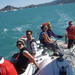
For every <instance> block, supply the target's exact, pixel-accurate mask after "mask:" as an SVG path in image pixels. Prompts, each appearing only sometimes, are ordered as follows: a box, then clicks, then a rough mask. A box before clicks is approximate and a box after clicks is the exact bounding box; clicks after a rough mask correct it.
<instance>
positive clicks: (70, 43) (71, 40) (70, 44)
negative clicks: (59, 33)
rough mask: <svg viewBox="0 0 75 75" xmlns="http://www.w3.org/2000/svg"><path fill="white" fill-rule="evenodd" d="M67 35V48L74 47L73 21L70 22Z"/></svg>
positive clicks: (74, 29)
mask: <svg viewBox="0 0 75 75" xmlns="http://www.w3.org/2000/svg"><path fill="white" fill-rule="evenodd" d="M66 32H67V34H66V36H67V38H68V46H67V48H68V49H70V48H72V47H73V45H74V43H75V26H74V25H73V24H72V21H69V22H68V27H67V28H66Z"/></svg>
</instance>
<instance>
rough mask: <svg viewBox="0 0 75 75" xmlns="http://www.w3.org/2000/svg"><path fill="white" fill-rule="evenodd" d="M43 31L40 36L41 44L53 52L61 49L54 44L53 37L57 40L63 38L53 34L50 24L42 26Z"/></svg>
mask: <svg viewBox="0 0 75 75" xmlns="http://www.w3.org/2000/svg"><path fill="white" fill-rule="evenodd" d="M41 30H42V32H41V33H40V35H39V40H40V42H41V43H42V44H43V45H44V46H45V47H47V48H49V49H51V50H53V51H56V50H57V49H59V48H58V46H57V45H56V42H54V40H52V39H51V36H53V37H55V38H62V36H60V35H56V34H55V33H53V31H52V30H51V25H50V23H44V24H42V26H41Z"/></svg>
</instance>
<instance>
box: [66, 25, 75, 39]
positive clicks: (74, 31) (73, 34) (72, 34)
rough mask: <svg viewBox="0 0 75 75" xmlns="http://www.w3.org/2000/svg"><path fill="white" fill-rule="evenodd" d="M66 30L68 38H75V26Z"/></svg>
mask: <svg viewBox="0 0 75 75" xmlns="http://www.w3.org/2000/svg"><path fill="white" fill-rule="evenodd" d="M66 30H67V36H68V38H69V39H75V26H70V27H68V28H67V29H66Z"/></svg>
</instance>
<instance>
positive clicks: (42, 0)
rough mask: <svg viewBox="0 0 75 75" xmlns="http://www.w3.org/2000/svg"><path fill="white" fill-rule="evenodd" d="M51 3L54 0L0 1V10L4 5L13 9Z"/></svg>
mask: <svg viewBox="0 0 75 75" xmlns="http://www.w3.org/2000/svg"><path fill="white" fill-rule="evenodd" d="M52 1H54V0H0V8H3V7H5V6H6V5H11V6H15V7H24V6H28V5H31V4H40V3H47V2H52Z"/></svg>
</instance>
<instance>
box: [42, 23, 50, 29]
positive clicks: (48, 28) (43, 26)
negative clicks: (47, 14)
mask: <svg viewBox="0 0 75 75" xmlns="http://www.w3.org/2000/svg"><path fill="white" fill-rule="evenodd" d="M44 26H45V25H43V26H41V29H42V30H43V28H44ZM47 27H48V30H50V29H51V25H50V24H49V25H47Z"/></svg>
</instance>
